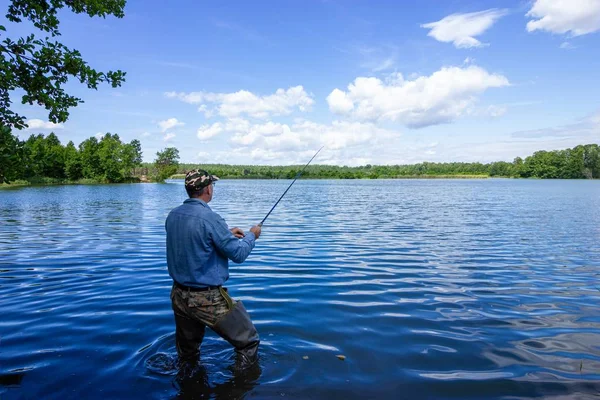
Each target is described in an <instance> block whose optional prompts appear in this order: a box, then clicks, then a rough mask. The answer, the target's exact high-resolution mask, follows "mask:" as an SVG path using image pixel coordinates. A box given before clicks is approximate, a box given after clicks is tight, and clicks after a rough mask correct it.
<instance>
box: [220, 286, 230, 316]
mask: <svg viewBox="0 0 600 400" xmlns="http://www.w3.org/2000/svg"><path fill="white" fill-rule="evenodd" d="M219 292H221V295H222V296H223V298H224V299H225V301H226V302H227V308H228V309H230V310H231V309H232V308H233V299H232V298H231V296H229V293H227V291H226V290H225V288H224V287H223V286H219Z"/></svg>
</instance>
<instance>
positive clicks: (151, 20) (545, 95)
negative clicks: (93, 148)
mask: <svg viewBox="0 0 600 400" xmlns="http://www.w3.org/2000/svg"><path fill="white" fill-rule="evenodd" d="M8 4H9V2H8V1H7V0H0V9H2V10H7V8H8ZM3 14H4V13H2V15H3ZM60 20H61V24H60V30H61V33H62V36H60V38H59V39H60V40H61V41H62V42H63V43H64V44H66V45H67V46H69V47H72V48H75V49H78V50H79V51H80V52H81V53H82V55H83V57H84V59H85V60H86V61H88V62H89V64H90V65H91V66H92V67H93V68H96V69H98V70H102V71H107V70H116V69H121V70H123V71H126V72H127V76H126V82H125V83H124V84H123V86H122V87H120V88H117V89H113V88H111V87H110V86H109V85H104V86H100V87H99V89H98V90H97V91H94V90H89V89H87V88H85V87H83V86H82V85H80V84H79V83H78V82H72V83H71V82H70V83H69V84H68V85H67V86H66V87H67V88H68V91H69V92H70V93H72V94H75V95H77V96H78V97H81V98H83V99H84V100H85V103H83V104H81V105H79V106H78V107H76V108H73V109H71V115H70V118H69V120H68V121H67V122H65V123H63V124H58V125H57V124H52V123H50V122H48V114H47V112H45V111H44V110H43V109H41V108H37V107H31V106H23V105H21V104H20V101H19V96H18V93H15V96H13V98H14V99H15V106H14V109H15V110H16V111H18V112H20V113H23V114H24V115H26V117H27V119H28V120H29V129H27V130H23V131H20V132H18V134H19V136H20V137H22V138H26V137H28V136H29V135H31V134H32V133H45V134H47V133H49V132H54V133H55V134H56V135H57V136H58V138H59V139H60V140H61V141H62V142H63V143H65V144H66V143H67V142H68V141H73V142H74V143H75V144H76V145H78V144H79V143H80V142H81V141H83V140H84V139H86V138H88V137H90V136H98V137H101V135H103V134H104V133H106V132H110V133H117V134H119V136H120V137H121V139H122V140H124V141H131V140H133V139H138V140H140V142H141V144H142V150H143V153H144V161H153V160H154V158H155V156H156V152H157V151H159V150H161V149H164V148H166V147H176V148H177V149H179V153H180V161H181V162H187V163H201V164H206V163H226V164H266V165H288V164H301V163H305V162H306V161H307V160H308V159H310V157H311V156H312V155H313V154H314V153H315V152H316V150H318V149H319V148H320V147H321V146H325V147H324V149H323V151H322V152H321V154H320V155H319V160H315V161H314V162H315V163H318V164H335V165H348V166H356V165H364V164H412V163H417V162H422V161H430V162H454V161H461V162H475V161H479V162H491V161H512V160H513V159H514V158H515V157H517V156H520V157H525V156H527V155H530V154H532V153H533V152H534V151H537V150H554V149H564V148H568V147H573V146H576V145H578V144H587V143H599V142H600V56H599V55H600V0H569V1H565V0H531V1H512V0H496V1H494V0H487V1H483V0H480V1H471V0H462V1H458V0H413V1H408V0H407V1H391V0H390V1H383V0H381V1H374V0H372V1H358V0H347V1H342V0H321V1H313V0H286V1H274V0H273V1H266V0H265V1H227V2H224V1H197V0H181V1H176V2H166V1H160V0H144V1H133V0H130V1H129V2H128V3H127V5H126V7H125V17H124V18H122V19H119V18H115V17H107V18H106V19H103V18H97V17H96V18H90V17H88V16H87V15H76V14H73V13H71V12H68V11H64V12H61V13H60ZM0 24H3V25H6V27H7V36H8V37H11V38H12V39H15V38H17V37H19V36H21V35H24V34H27V33H30V32H35V30H34V29H33V28H32V26H31V25H30V24H28V23H21V24H14V23H7V22H6V19H5V18H4V17H2V18H0Z"/></svg>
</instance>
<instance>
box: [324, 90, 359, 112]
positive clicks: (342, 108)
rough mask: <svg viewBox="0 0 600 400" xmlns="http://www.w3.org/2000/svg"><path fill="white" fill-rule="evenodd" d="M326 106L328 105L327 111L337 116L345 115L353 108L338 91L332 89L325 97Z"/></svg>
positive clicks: (348, 100) (344, 94)
mask: <svg viewBox="0 0 600 400" xmlns="http://www.w3.org/2000/svg"><path fill="white" fill-rule="evenodd" d="M327 104H329V109H330V110H331V111H332V112H334V113H337V114H346V113H348V112H350V111H352V109H353V108H354V103H352V100H350V98H349V96H348V95H347V94H346V93H345V92H343V91H341V90H340V89H333V91H332V92H331V93H330V94H329V96H327Z"/></svg>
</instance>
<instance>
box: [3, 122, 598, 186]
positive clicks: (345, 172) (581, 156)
mask: <svg viewBox="0 0 600 400" xmlns="http://www.w3.org/2000/svg"><path fill="white" fill-rule="evenodd" d="M302 167H303V166H301V165H285V166H284V165H281V166H277V165H276V166H271V165H226V164H190V163H180V162H179V151H178V150H177V149H176V148H174V147H168V148H166V149H163V150H161V151H159V152H157V153H156V156H155V159H154V161H153V162H151V163H144V162H142V148H141V143H140V141H139V140H137V139H134V140H132V141H131V142H129V143H125V142H123V141H122V140H121V139H120V137H119V135H118V134H111V133H106V134H105V135H104V136H102V137H101V138H100V139H98V138H96V137H90V138H88V139H86V140H84V141H83V142H81V143H79V145H77V146H75V144H74V143H73V142H72V141H70V142H68V143H67V144H66V145H64V144H62V143H61V142H60V140H59V139H58V137H57V136H56V135H55V134H54V133H50V134H48V135H47V136H44V135H42V134H32V135H31V136H29V138H27V139H26V140H20V139H19V138H18V137H17V136H15V135H13V134H12V132H11V131H10V129H8V128H6V127H3V128H0V183H5V184H7V183H12V184H52V183H118V182H140V181H155V182H161V181H164V180H165V179H168V178H171V177H173V178H182V177H183V176H184V174H185V172H186V171H189V170H190V169H194V168H203V169H206V170H208V171H210V172H211V173H212V174H214V175H217V176H219V177H220V178H225V179H291V178H294V177H295V176H296V174H297V173H298V172H299V171H300V170H301V168H302ZM487 177H505V178H539V179H598V178H600V146H598V144H586V145H579V146H576V147H574V148H572V149H564V150H553V151H545V150H540V151H537V152H535V153H533V154H532V155H530V156H528V157H526V158H525V159H522V158H520V157H517V158H515V159H514V160H513V161H512V162H507V161H496V162H490V163H477V162H475V163H464V162H449V163H432V162H423V163H418V164H411V165H370V164H368V165H364V166H358V167H348V166H335V165H318V164H316V165H310V166H309V167H308V168H307V169H306V171H305V172H304V174H303V178H309V179H310V178H312V179H396V178H487Z"/></svg>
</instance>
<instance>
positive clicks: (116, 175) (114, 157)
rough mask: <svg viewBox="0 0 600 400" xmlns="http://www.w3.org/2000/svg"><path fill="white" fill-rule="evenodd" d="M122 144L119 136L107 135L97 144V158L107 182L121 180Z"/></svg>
mask: <svg viewBox="0 0 600 400" xmlns="http://www.w3.org/2000/svg"><path fill="white" fill-rule="evenodd" d="M122 153H123V144H122V143H121V139H120V138H119V135H117V134H114V135H111V134H110V133H107V134H106V135H104V136H103V137H102V139H101V140H100V143H99V144H98V158H99V159H100V166H101V168H102V171H103V173H104V179H106V180H107V181H108V182H120V181H122V180H123V174H122V173H121V169H122Z"/></svg>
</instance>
